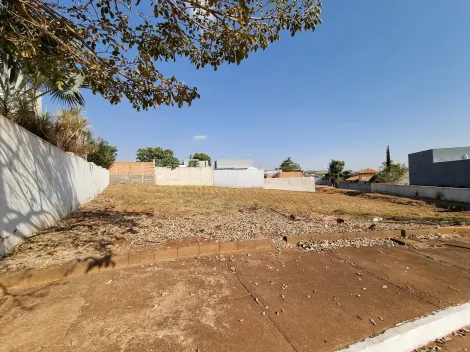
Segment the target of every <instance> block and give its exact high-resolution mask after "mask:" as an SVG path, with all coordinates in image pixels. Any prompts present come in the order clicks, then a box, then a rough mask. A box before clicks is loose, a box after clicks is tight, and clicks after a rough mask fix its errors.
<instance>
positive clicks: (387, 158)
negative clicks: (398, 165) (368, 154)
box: [385, 145, 392, 167]
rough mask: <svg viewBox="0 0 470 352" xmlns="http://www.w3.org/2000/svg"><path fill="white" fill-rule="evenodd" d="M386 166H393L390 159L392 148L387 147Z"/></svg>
mask: <svg viewBox="0 0 470 352" xmlns="http://www.w3.org/2000/svg"><path fill="white" fill-rule="evenodd" d="M385 164H386V165H387V167H390V166H392V159H391V158H390V146H388V145H387V154H386V156H385Z"/></svg>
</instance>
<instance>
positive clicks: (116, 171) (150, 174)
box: [109, 161, 155, 184]
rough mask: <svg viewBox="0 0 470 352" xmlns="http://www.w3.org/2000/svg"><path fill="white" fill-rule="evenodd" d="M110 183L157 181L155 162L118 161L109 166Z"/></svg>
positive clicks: (152, 182)
mask: <svg viewBox="0 0 470 352" xmlns="http://www.w3.org/2000/svg"><path fill="white" fill-rule="evenodd" d="M109 181H110V183H134V182H137V183H151V184H154V183H155V163H154V162H152V161H151V162H138V161H117V162H115V163H114V164H113V165H111V167H110V168H109Z"/></svg>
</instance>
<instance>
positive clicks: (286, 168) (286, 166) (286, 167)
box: [279, 157, 300, 172]
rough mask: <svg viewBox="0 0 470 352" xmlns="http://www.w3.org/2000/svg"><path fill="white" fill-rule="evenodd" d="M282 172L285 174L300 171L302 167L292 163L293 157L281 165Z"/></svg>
mask: <svg viewBox="0 0 470 352" xmlns="http://www.w3.org/2000/svg"><path fill="white" fill-rule="evenodd" d="M279 167H280V169H281V171H283V172H292V171H298V170H300V165H299V164H297V163H295V162H294V161H292V159H291V157H288V158H287V159H286V160H284V161H283V162H282V163H281V165H279Z"/></svg>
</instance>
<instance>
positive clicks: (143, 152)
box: [136, 147, 180, 169]
mask: <svg viewBox="0 0 470 352" xmlns="http://www.w3.org/2000/svg"><path fill="white" fill-rule="evenodd" d="M136 159H137V161H147V162H148V161H152V160H155V166H162V167H169V168H170V169H175V168H177V167H178V165H179V163H180V161H179V159H178V158H175V157H174V156H173V150H171V149H162V148H160V147H156V148H152V147H147V148H139V149H138V150H137V156H136Z"/></svg>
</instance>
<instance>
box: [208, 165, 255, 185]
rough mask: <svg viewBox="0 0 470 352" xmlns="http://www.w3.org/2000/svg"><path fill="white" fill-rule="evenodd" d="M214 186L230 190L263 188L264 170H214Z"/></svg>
mask: <svg viewBox="0 0 470 352" xmlns="http://www.w3.org/2000/svg"><path fill="white" fill-rule="evenodd" d="M214 186H215V187H230V188H263V187H264V170H263V169H245V170H214Z"/></svg>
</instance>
